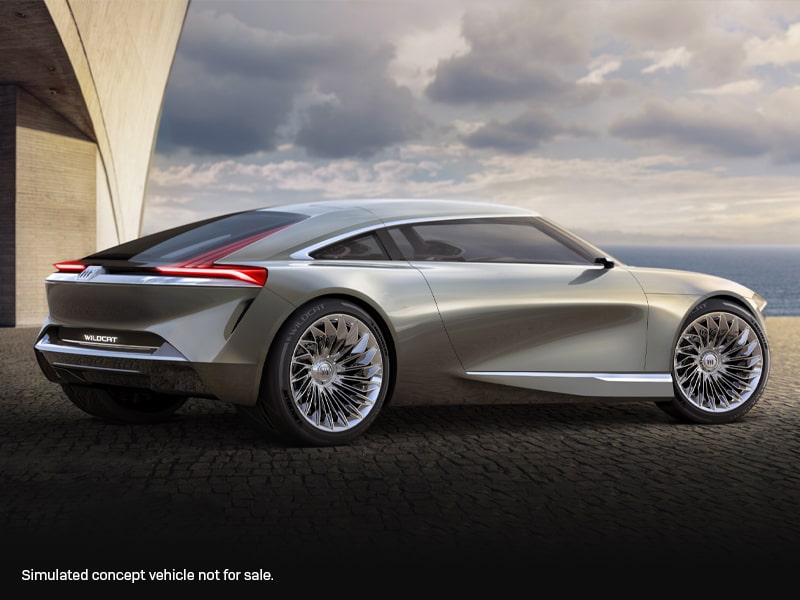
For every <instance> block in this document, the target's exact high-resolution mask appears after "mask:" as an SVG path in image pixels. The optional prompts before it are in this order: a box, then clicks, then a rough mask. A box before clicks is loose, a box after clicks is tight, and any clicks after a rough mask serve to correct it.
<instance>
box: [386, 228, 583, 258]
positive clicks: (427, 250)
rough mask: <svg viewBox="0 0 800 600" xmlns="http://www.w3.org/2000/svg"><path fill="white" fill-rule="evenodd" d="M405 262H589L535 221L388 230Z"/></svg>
mask: <svg viewBox="0 0 800 600" xmlns="http://www.w3.org/2000/svg"><path fill="white" fill-rule="evenodd" d="M389 234H390V235H391V236H392V239H393V240H394V242H395V243H396V244H397V247H398V248H399V250H400V252H401V253H402V254H403V257H404V258H405V259H406V260H415V261H419V260H433V261H464V262H514V263H549V264H576V263H577V264H585V263H590V262H591V261H590V260H589V259H588V258H587V257H586V256H585V255H584V254H582V253H581V252H580V249H578V248H574V247H572V246H571V245H570V244H569V242H568V241H567V240H562V239H560V238H559V237H557V234H553V235H550V234H549V233H548V230H547V228H546V226H545V225H544V224H542V223H539V222H537V221H536V220H535V219H470V220H457V221H444V222H439V223H423V224H418V225H405V226H399V227H395V228H392V229H390V230H389Z"/></svg>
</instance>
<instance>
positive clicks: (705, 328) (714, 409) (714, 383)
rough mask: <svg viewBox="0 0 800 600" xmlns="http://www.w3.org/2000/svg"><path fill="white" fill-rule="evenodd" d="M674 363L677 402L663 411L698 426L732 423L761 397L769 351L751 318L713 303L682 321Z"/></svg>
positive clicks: (728, 305) (729, 306)
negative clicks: (672, 413)
mask: <svg viewBox="0 0 800 600" xmlns="http://www.w3.org/2000/svg"><path fill="white" fill-rule="evenodd" d="M672 362H673V364H672V378H673V382H674V386H675V400H674V401H673V402H672V403H671V404H670V405H669V406H662V405H661V404H659V406H661V407H662V408H663V409H664V410H666V412H668V413H670V411H674V412H675V413H676V415H677V416H678V417H679V418H682V419H685V420H689V421H692V422H695V423H729V422H732V421H736V420H738V419H740V418H742V417H743V416H744V415H745V413H747V412H748V411H749V410H750V409H751V408H753V406H754V405H755V403H756V402H757V401H758V399H759V398H760V397H761V394H762V393H763V391H764V387H765V386H766V383H767V376H768V374H769V365H770V356H769V346H768V344H767V337H766V334H765V333H764V331H763V330H762V328H761V325H760V324H759V322H758V320H757V319H756V318H755V317H753V315H751V314H750V313H748V312H747V311H745V310H744V309H743V308H741V307H739V306H738V305H736V304H733V303H731V302H727V301H724V300H709V301H707V302H704V303H703V304H701V305H700V306H698V307H697V308H695V309H694V310H693V311H692V313H691V314H690V315H689V316H688V317H687V318H686V320H685V321H684V323H683V325H682V327H681V331H680V335H679V336H678V339H677V342H676V344H675V348H674V353H673V361H672Z"/></svg>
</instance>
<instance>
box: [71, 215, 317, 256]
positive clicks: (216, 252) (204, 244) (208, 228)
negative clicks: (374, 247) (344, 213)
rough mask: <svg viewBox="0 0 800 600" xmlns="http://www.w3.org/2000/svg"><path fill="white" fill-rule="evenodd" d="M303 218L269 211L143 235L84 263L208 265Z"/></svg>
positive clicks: (101, 252) (199, 222)
mask: <svg viewBox="0 0 800 600" xmlns="http://www.w3.org/2000/svg"><path fill="white" fill-rule="evenodd" d="M305 218H306V217H305V215H298V214H294V213H284V212H273V211H247V212H240V213H234V214H229V215H224V216H221V217H214V218H211V219H206V220H205V221H198V222H195V223H190V224H188V225H182V226H180V227H175V228H173V229H167V230H165V231H160V232H158V233H154V234H151V235H147V236H145V237H141V238H139V239H136V240H133V241H130V242H126V243H124V244H120V245H119V246H114V247H113V248H108V249H107V250H102V251H100V252H97V253H96V254H92V255H90V256H87V257H86V259H84V260H124V261H129V262H136V263H186V262H187V261H192V262H193V263H195V262H196V263H198V264H199V263H211V262H213V261H214V260H218V259H219V258H222V257H223V256H226V255H228V254H231V253H232V252H235V251H236V250H239V249H240V248H244V247H245V246H247V245H249V244H252V243H253V242H255V241H256V240H259V239H261V238H264V237H266V236H268V235H269V234H270V233H273V232H275V231H277V230H279V229H283V228H284V227H287V226H289V225H292V224H293V223H297V222H298V221H302V220H303V219H305Z"/></svg>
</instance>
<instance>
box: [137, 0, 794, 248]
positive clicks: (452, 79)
mask: <svg viewBox="0 0 800 600" xmlns="http://www.w3.org/2000/svg"><path fill="white" fill-rule="evenodd" d="M341 197H360V198H375V197H394V198H411V197H414V198H426V197H441V198H464V199H479V200H490V201H495V202H502V203H506V204H514V205H520V206H526V207H530V208H533V209H536V210H538V211H540V212H541V213H542V214H545V215H546V216H548V217H550V218H552V219H554V220H555V221H557V222H559V223H561V224H562V225H565V226H567V227H568V228H570V229H573V230H575V231H576V232H578V233H581V234H583V235H585V236H587V237H588V238H589V239H590V240H591V241H594V242H596V243H601V244H602V243H636V242H643V241H645V242H649V243H698V242H704V243H753V244H766V243H779V244H800V2H799V1H796V0H784V1H769V0H758V1H755V0H754V1H738V0H719V1H710V0H709V1H703V0H691V1H682V0H630V1H628V0H574V1H573V0H559V1H558V2H556V1H550V0H493V1H492V2H487V1H485V0H480V1H472V0H424V1H418V0H371V1H370V0H361V1H345V0H320V1H311V0H294V1H274V0H262V1H258V0H251V1H245V2H240V1H234V0H192V1H191V4H190V7H189V11H188V14H187V18H186V23H185V26H184V30H183V34H182V37H181V40H180V43H179V46H178V51H177V54H176V57H175V62H174V65H173V70H172V74H171V76H170V80H169V82H168V85H167V90H166V94H165V99H164V107H163V114H162V118H161V126H160V131H159V136H158V140H157V145H156V153H155V157H154V160H153V165H152V169H151V173H150V180H149V184H148V193H147V197H146V200H145V210H144V221H143V233H150V232H153V231H156V230H159V229H164V228H166V227H169V226H173V225H178V224H182V223H186V222H189V221H191V220H194V219H197V218H201V217H206V216H211V215H217V214H222V213H226V212H231V211H234V210H240V209H245V208H251V207H260V206H270V205H275V204H282V203H285V202H291V201H296V200H301V201H306V200H310V199H332V198H341Z"/></svg>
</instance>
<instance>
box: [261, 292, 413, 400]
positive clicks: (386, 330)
mask: <svg viewBox="0 0 800 600" xmlns="http://www.w3.org/2000/svg"><path fill="white" fill-rule="evenodd" d="M321 300H340V301H346V302H350V303H352V304H355V305H356V306H358V307H359V308H360V309H361V310H363V311H364V312H366V313H367V314H368V315H369V316H370V317H371V318H372V320H374V321H375V323H376V324H377V325H378V327H380V329H381V333H382V334H383V337H384V339H385V340H386V346H387V350H388V352H389V356H388V359H389V362H390V368H389V387H388V388H387V392H386V400H385V401H384V406H388V405H389V404H391V398H392V394H393V392H394V388H395V382H396V380H397V348H396V345H397V342H396V337H395V335H394V330H393V329H392V328H391V327H389V325H388V321H389V318H388V316H387V315H385V314H384V313H383V312H382V311H380V310H379V309H378V308H377V307H376V306H374V305H373V304H372V303H370V302H368V301H366V300H364V299H363V298H361V297H359V296H356V295H350V294H345V293H341V292H337V293H326V294H320V295H319V296H313V297H311V298H308V299H306V300H305V301H304V302H302V303H301V304H299V305H298V306H297V307H295V309H294V310H293V311H292V312H290V313H289V314H288V315H287V316H286V318H285V319H284V320H283V322H282V323H281V324H280V326H279V327H278V331H280V330H281V329H282V328H283V326H284V325H285V324H286V323H287V322H288V321H289V320H291V319H292V317H293V316H294V315H295V314H297V313H298V312H299V311H301V310H303V308H305V307H306V306H308V305H309V304H313V303H315V302H319V301H321ZM279 345H280V340H279V338H278V336H277V335H276V336H275V337H273V339H272V341H271V342H270V346H269V349H268V350H267V353H266V357H265V359H264V363H263V364H262V365H261V379H262V380H263V378H264V376H265V374H266V372H267V365H268V364H269V363H270V361H271V360H273V359H274V354H275V352H276V351H277V348H278V347H279Z"/></svg>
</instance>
